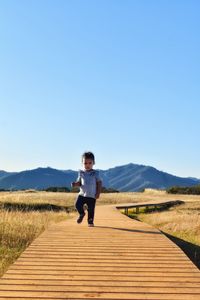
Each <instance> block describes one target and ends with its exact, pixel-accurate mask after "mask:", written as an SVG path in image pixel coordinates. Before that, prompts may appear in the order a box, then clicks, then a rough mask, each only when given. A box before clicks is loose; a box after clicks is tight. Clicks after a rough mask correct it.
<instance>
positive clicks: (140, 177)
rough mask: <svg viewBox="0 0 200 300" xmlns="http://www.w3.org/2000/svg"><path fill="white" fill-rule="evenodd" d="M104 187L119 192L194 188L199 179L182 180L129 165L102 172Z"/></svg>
mask: <svg viewBox="0 0 200 300" xmlns="http://www.w3.org/2000/svg"><path fill="white" fill-rule="evenodd" d="M100 174H101V177H102V179H103V182H104V185H105V186H108V187H112V188H116V189H118V190H119V191H139V190H142V189H144V188H153V189H166V188H168V187H171V186H175V185H177V186H192V185H197V184H199V183H200V179H197V178H182V177H178V176H174V175H171V174H168V173H165V172H162V171H159V170H157V169H155V168H153V167H150V166H144V165H137V164H132V163H130V164H128V165H124V166H118V167H115V168H111V169H108V170H105V171H101V170H100Z"/></svg>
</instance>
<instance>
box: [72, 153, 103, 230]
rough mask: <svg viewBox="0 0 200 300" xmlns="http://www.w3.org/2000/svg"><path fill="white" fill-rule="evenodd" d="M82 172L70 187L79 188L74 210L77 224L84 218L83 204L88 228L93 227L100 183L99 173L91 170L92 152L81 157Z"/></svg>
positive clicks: (92, 163)
mask: <svg viewBox="0 0 200 300" xmlns="http://www.w3.org/2000/svg"><path fill="white" fill-rule="evenodd" d="M82 163H83V167H84V169H83V170H80V171H79V173H78V178H77V181H75V182H72V187H75V186H79V187H80V192H79V194H78V197H77V200H76V204H75V205H76V209H77V210H78V212H79V214H80V216H79V218H78V219H77V223H81V222H82V221H83V218H84V216H85V212H84V209H83V206H84V204H87V207H88V226H89V227H92V226H94V211H95V204H96V199H98V198H99V196H100V193H101V187H102V181H101V179H100V177H99V171H97V170H94V169H93V165H94V164H95V157H94V154H93V153H92V152H85V153H83V155H82Z"/></svg>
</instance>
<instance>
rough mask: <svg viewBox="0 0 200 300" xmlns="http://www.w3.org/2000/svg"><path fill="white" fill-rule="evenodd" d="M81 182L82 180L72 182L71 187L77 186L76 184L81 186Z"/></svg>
mask: <svg viewBox="0 0 200 300" xmlns="http://www.w3.org/2000/svg"><path fill="white" fill-rule="evenodd" d="M80 185H81V184H80V182H79V181H78V182H77V181H73V182H72V183H71V187H75V186H80Z"/></svg>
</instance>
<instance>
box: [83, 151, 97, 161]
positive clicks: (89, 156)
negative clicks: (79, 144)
mask: <svg viewBox="0 0 200 300" xmlns="http://www.w3.org/2000/svg"><path fill="white" fill-rule="evenodd" d="M83 159H91V160H93V162H94V163H95V157H94V154H93V153H92V152H84V153H83V155H82V160H83Z"/></svg>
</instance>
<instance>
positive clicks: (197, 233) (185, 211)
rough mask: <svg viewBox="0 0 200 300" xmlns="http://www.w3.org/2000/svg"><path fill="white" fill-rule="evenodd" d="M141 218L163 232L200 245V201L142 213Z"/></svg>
mask: <svg viewBox="0 0 200 300" xmlns="http://www.w3.org/2000/svg"><path fill="white" fill-rule="evenodd" d="M139 219H140V220H142V221H144V222H146V223H149V224H151V225H153V226H154V227H156V228H158V229H160V230H162V231H163V232H166V233H168V234H170V235H173V236H175V237H178V238H180V239H183V240H185V241H188V242H190V243H192V244H195V245H199V246H200V201H195V202H189V201H188V202H186V203H185V204H182V205H180V206H176V207H173V208H171V209H170V210H168V211H163V212H153V213H148V214H141V215H139Z"/></svg>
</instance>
